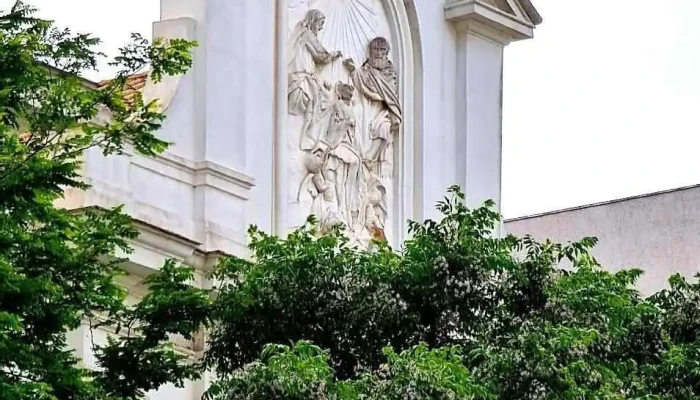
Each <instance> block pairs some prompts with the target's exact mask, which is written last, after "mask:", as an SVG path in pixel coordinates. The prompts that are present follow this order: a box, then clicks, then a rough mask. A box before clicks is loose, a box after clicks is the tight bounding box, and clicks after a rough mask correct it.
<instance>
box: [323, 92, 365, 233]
mask: <svg viewBox="0 0 700 400" xmlns="http://www.w3.org/2000/svg"><path fill="white" fill-rule="evenodd" d="M354 91H355V89H354V88H353V87H352V86H350V85H347V84H339V85H338V86H337V92H338V100H337V101H336V102H335V104H334V105H333V112H332V113H331V119H330V123H329V125H328V131H327V132H326V137H325V140H326V141H327V143H328V147H329V149H330V151H329V154H328V161H327V162H326V173H327V174H328V176H329V179H332V180H333V181H334V182H335V184H336V186H337V187H338V189H339V190H338V207H339V209H340V214H341V216H342V217H343V218H344V219H345V220H346V221H347V225H348V226H349V227H352V226H353V225H354V222H355V221H356V220H357V218H358V216H359V212H360V166H361V165H362V156H361V153H362V150H361V149H360V148H359V146H358V143H357V139H356V138H355V127H356V121H355V116H354V113H353V110H352V98H353V94H354Z"/></svg>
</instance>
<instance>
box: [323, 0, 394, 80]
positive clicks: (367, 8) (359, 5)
mask: <svg viewBox="0 0 700 400" xmlns="http://www.w3.org/2000/svg"><path fill="white" fill-rule="evenodd" d="M309 7H310V8H316V9H319V10H321V12H323V13H324V14H325V15H326V25H325V28H324V30H323V31H322V32H321V34H320V37H321V41H322V42H323V44H324V46H326V48H328V49H329V50H331V51H334V50H340V51H341V52H342V53H343V56H344V58H352V59H354V60H355V63H356V64H361V63H362V62H364V60H365V58H366V55H367V46H368V45H369V42H370V41H371V40H372V39H373V38H375V37H377V36H379V35H380V33H379V31H380V29H379V15H380V14H379V11H380V10H379V9H378V7H379V5H378V4H377V1H376V0H311V1H310V3H309ZM330 69H331V72H330V75H331V76H330V77H329V78H332V79H342V78H344V74H343V72H342V65H340V63H335V64H334V65H333V66H332V67H330Z"/></svg>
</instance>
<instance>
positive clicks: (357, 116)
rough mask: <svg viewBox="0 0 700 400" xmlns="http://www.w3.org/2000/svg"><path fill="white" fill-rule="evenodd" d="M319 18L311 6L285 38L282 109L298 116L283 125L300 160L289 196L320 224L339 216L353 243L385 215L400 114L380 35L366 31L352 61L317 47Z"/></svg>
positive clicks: (376, 232) (379, 232) (380, 230)
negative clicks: (307, 204) (360, 56)
mask: <svg viewBox="0 0 700 400" xmlns="http://www.w3.org/2000/svg"><path fill="white" fill-rule="evenodd" d="M325 23H326V16H325V15H324V14H323V12H321V11H319V10H318V9H311V10H309V11H308V12H307V13H306V16H305V17H304V18H303V19H302V20H301V21H300V22H299V23H298V24H297V25H296V27H295V28H294V30H293V31H292V33H291V37H290V39H289V47H288V56H289V59H288V74H289V87H288V100H289V113H290V114H291V115H295V116H299V117H301V119H302V123H301V128H300V130H299V131H298V132H292V133H291V134H293V135H296V134H298V135H299V141H298V144H299V147H298V149H297V150H296V151H298V152H301V158H302V163H303V168H304V176H303V178H302V179H301V182H299V187H298V190H297V195H296V197H297V199H296V201H297V202H300V201H301V199H302V198H304V196H306V198H307V199H308V198H310V199H311V204H312V205H311V210H309V211H310V212H311V213H313V214H314V215H316V216H317V218H318V220H319V224H320V229H321V231H327V230H329V229H331V228H332V227H334V226H336V225H339V224H342V225H343V226H344V227H345V230H346V232H347V233H348V235H349V237H350V238H351V239H352V240H353V241H354V242H355V243H356V244H358V245H360V246H362V247H369V245H370V243H371V242H372V239H373V238H380V239H381V238H383V237H384V231H385V229H386V226H387V219H388V217H389V207H388V205H387V187H390V184H391V182H392V180H393V177H394V173H393V169H394V166H393V145H394V138H395V137H396V135H398V132H399V128H400V125H401V121H402V110H401V104H400V101H399V96H398V90H397V71H396V68H395V67H394V64H393V63H392V62H391V60H389V52H390V43H389V41H388V40H387V39H385V38H383V37H374V38H366V39H365V45H364V46H365V49H367V50H368V54H369V57H368V58H366V59H365V60H363V62H362V63H361V64H359V65H358V64H356V61H355V60H354V59H352V58H345V59H343V52H342V51H341V50H338V49H327V48H326V47H324V44H323V43H322V40H321V37H320V33H321V32H322V30H323V29H324V27H325ZM351 41H353V40H351ZM354 42H356V40H354ZM338 65H340V66H341V68H337V66H338ZM329 69H330V70H333V71H341V70H342V71H343V73H342V75H341V74H337V73H336V74H333V73H328V70H329ZM324 72H325V73H324ZM329 76H330V77H331V78H337V80H336V81H334V82H331V81H328V80H326V79H328V77H329ZM343 79H344V80H345V81H343Z"/></svg>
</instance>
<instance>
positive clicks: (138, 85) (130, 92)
mask: <svg viewBox="0 0 700 400" xmlns="http://www.w3.org/2000/svg"><path fill="white" fill-rule="evenodd" d="M147 81H148V71H147V72H140V73H138V74H134V75H131V76H130V77H128V78H127V79H126V84H125V85H124V91H123V92H122V96H123V97H124V101H126V102H127V103H131V102H132V101H133V100H134V97H135V96H136V93H139V92H141V91H142V90H143V88H144V87H145V86H146V82H147ZM110 82H111V80H104V81H101V82H99V83H98V84H97V87H98V88H100V89H101V88H103V87H105V86H107V85H108V84H109V83H110Z"/></svg>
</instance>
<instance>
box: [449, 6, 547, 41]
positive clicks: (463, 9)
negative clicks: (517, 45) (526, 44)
mask: <svg viewBox="0 0 700 400" xmlns="http://www.w3.org/2000/svg"><path fill="white" fill-rule="evenodd" d="M445 19H447V20H448V21H450V22H452V23H454V24H455V27H456V28H457V29H458V30H475V31H478V32H479V33H480V34H481V35H483V36H486V37H487V38H489V39H491V40H495V41H497V42H499V43H502V44H508V43H510V42H513V41H517V40H523V39H530V38H532V36H533V30H534V28H535V25H534V24H533V23H531V22H530V21H526V20H524V19H521V18H518V17H517V16H515V15H513V14H509V13H507V12H505V11H503V10H500V9H498V8H496V7H494V6H492V5H489V4H486V3H484V2H483V1H482V0H456V1H453V2H451V3H448V4H446V5H445Z"/></svg>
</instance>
